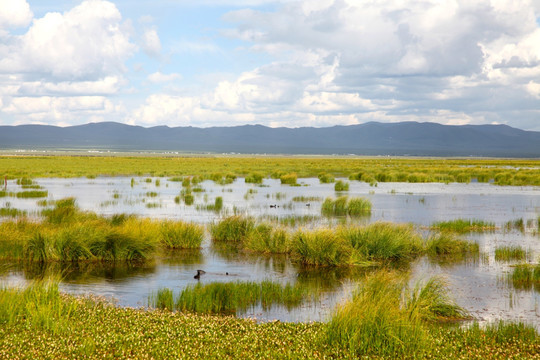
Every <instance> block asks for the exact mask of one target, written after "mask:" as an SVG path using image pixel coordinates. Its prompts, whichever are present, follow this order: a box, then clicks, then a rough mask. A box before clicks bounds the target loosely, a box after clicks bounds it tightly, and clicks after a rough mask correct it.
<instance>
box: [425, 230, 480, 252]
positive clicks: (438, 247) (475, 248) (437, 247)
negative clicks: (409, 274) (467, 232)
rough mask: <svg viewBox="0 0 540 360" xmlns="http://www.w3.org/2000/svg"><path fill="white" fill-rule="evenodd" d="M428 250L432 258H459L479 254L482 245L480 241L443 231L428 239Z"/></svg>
mask: <svg viewBox="0 0 540 360" xmlns="http://www.w3.org/2000/svg"><path fill="white" fill-rule="evenodd" d="M426 251H427V254H428V255H429V256H430V257H432V258H435V257H439V256H443V257H458V258H459V257H463V256H466V255H478V254H479V252H480V247H479V245H478V243H475V242H471V241H468V240H464V239H461V238H459V237H457V236H456V235H455V234H452V233H449V232H442V233H439V234H437V235H434V236H431V237H430V238H429V239H428V241H427V244H426Z"/></svg>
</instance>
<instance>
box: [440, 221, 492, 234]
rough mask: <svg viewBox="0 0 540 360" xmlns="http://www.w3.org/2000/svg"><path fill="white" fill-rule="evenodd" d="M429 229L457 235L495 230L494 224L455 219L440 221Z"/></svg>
mask: <svg viewBox="0 0 540 360" xmlns="http://www.w3.org/2000/svg"><path fill="white" fill-rule="evenodd" d="M431 228H432V229H435V230H439V231H449V232H456V233H459V234H463V233H467V232H486V231H494V230H495V229H496V227H495V223H493V222H490V221H484V220H476V219H456V220H450V221H440V222H436V223H434V224H433V225H432V226H431Z"/></svg>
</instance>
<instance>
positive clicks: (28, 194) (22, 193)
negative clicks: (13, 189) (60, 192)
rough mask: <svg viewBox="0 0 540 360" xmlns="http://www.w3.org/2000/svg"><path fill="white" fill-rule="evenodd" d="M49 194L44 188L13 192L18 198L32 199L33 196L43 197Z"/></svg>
mask: <svg viewBox="0 0 540 360" xmlns="http://www.w3.org/2000/svg"><path fill="white" fill-rule="evenodd" d="M48 195H49V192H48V191H46V190H43V191H40V190H30V191H19V192H18V193H16V194H15V196H16V197H17V198H18V199H33V198H44V197H47V196H48Z"/></svg>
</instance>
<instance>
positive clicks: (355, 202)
mask: <svg viewBox="0 0 540 360" xmlns="http://www.w3.org/2000/svg"><path fill="white" fill-rule="evenodd" d="M321 212H322V214H323V215H325V216H363V215H370V214H371V201H369V200H368V199H364V198H348V197H347V196H340V197H338V198H337V199H332V198H326V199H325V200H324V202H323V203H322V206H321Z"/></svg>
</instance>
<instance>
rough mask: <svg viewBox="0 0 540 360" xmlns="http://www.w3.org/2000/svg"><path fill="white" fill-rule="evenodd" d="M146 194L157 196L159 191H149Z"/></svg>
mask: <svg viewBox="0 0 540 360" xmlns="http://www.w3.org/2000/svg"><path fill="white" fill-rule="evenodd" d="M145 195H146V196H148V197H157V196H158V193H157V192H155V191H147V192H146V194H145Z"/></svg>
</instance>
